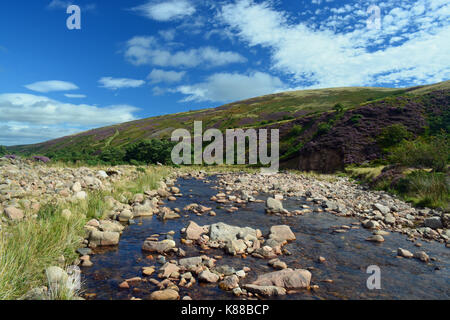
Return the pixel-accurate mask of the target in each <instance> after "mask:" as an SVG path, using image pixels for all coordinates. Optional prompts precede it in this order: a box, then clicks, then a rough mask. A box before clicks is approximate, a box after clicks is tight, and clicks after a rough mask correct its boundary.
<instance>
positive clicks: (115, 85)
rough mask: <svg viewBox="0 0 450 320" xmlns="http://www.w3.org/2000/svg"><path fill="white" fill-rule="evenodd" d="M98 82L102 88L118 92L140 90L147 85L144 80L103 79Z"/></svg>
mask: <svg viewBox="0 0 450 320" xmlns="http://www.w3.org/2000/svg"><path fill="white" fill-rule="evenodd" d="M98 82H99V83H100V84H101V87H102V88H106V89H110V90H117V89H122V88H138V87H140V86H142V85H144V84H145V81H144V80H136V79H127V78H112V77H103V78H101V79H100V80H98Z"/></svg>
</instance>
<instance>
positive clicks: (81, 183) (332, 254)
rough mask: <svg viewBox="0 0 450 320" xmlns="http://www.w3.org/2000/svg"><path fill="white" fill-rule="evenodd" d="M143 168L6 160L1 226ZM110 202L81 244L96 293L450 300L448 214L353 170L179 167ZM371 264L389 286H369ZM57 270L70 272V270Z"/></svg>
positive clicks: (38, 292)
mask: <svg viewBox="0 0 450 320" xmlns="http://www.w3.org/2000/svg"><path fill="white" fill-rule="evenodd" d="M137 174H138V173H137V172H136V168H134V167H115V168H109V169H104V170H98V169H95V170H94V169H91V168H52V167H48V166H46V165H41V164H35V163H31V162H27V161H21V160H14V159H1V161H0V177H1V181H0V196H1V198H0V200H1V208H0V209H1V211H2V212H3V216H2V223H3V224H5V225H7V224H10V223H20V221H22V220H23V219H33V218H35V217H34V215H35V214H36V212H37V211H38V210H39V207H40V205H41V204H43V203H45V202H46V201H49V200H54V199H58V200H59V201H63V203H64V202H67V203H71V202H76V201H82V200H83V199H85V198H86V197H88V196H89V192H91V191H93V190H106V191H108V190H109V191H111V190H112V189H114V185H115V184H116V183H117V182H119V181H124V180H127V179H128V180H129V181H130V183H131V181H133V179H134V178H135V177H136V175H137ZM104 202H105V203H106V208H107V209H105V211H104V212H103V218H102V219H92V220H90V221H88V222H87V223H86V226H85V238H84V240H82V241H81V242H80V248H79V249H78V253H79V259H78V261H76V264H78V265H79V266H80V267H81V270H82V280H83V291H82V294H81V295H82V297H84V298H86V299H152V300H174V299H187V300H188V299H267V298H270V299H336V298H337V299H397V298H400V299H410V298H418V299H430V298H431V299H448V298H449V282H450V272H449V264H450V255H449V250H448V248H449V246H450V245H449V243H450V242H449V237H450V232H449V231H450V230H449V229H448V228H449V213H446V212H439V211H435V210H430V209H426V208H425V209H415V208H412V207H411V206H410V205H409V204H407V203H404V202H402V201H401V200H399V199H396V198H395V197H392V196H390V195H388V194H386V193H384V192H374V191H370V190H368V189H367V188H365V187H363V186H360V185H357V184H355V183H353V182H351V181H349V180H347V179H346V178H340V177H332V178H327V179H318V178H317V177H316V176H311V175H300V174H295V173H279V174H276V175H262V174H249V173H244V172H242V173H226V174H216V175H211V176H210V175H207V174H206V173H205V172H190V173H186V172H185V171H183V170H179V171H173V174H172V176H171V177H168V178H166V179H165V180H164V181H161V182H160V183H159V188H158V189H157V190H144V191H143V192H142V193H137V194H131V195H130V194H127V195H124V194H119V195H116V196H114V197H113V196H106V197H105V198H104ZM61 214H63V215H70V214H71V212H70V211H69V210H64V211H63V212H62V213H61ZM373 265H375V266H378V267H379V268H380V270H381V277H382V281H381V284H382V288H381V290H369V289H368V288H367V286H366V281H367V278H368V277H369V276H370V275H369V274H367V273H366V271H367V267H368V266H373ZM49 270H50V271H51V272H50V271H49ZM49 272H50V273H51V274H56V275H57V276H55V277H56V278H58V279H61V278H64V279H65V276H64V270H62V269H61V268H58V267H56V266H55V267H52V268H49V269H47V274H48V273H49ZM61 275H62V276H61ZM411 283H414V285H413V286H411ZM51 285H52V284H51V283H50V284H49V286H50V287H51ZM46 290H47V289H46V288H37V289H35V290H33V291H32V292H31V293H30V295H29V296H28V298H42V297H43V296H45V292H46Z"/></svg>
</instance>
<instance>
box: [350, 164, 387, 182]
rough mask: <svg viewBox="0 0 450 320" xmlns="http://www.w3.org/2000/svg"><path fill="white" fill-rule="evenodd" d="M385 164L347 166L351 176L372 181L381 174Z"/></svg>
mask: <svg viewBox="0 0 450 320" xmlns="http://www.w3.org/2000/svg"><path fill="white" fill-rule="evenodd" d="M384 168H385V166H377V167H362V168H358V167H348V168H346V171H347V173H349V175H350V177H352V178H354V179H361V180H365V181H370V180H373V179H375V178H376V177H378V176H379V175H380V174H381V171H383V169H384Z"/></svg>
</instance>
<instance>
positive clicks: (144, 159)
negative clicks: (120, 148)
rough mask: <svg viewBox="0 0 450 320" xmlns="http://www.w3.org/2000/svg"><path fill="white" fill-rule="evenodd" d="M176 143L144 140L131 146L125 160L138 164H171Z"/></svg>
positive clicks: (126, 152)
mask: <svg viewBox="0 0 450 320" xmlns="http://www.w3.org/2000/svg"><path fill="white" fill-rule="evenodd" d="M174 145H175V144H174V143H173V142H171V141H168V140H158V139H152V140H144V141H141V142H138V143H135V144H132V145H130V146H129V147H128V148H127V149H126V151H125V158H124V159H125V160H126V161H129V162H131V161H132V160H134V161H136V162H137V163H149V164H156V163H158V162H160V163H162V164H170V163H171V162H172V161H171V153H172V149H173V147H174ZM136 162H135V163H136Z"/></svg>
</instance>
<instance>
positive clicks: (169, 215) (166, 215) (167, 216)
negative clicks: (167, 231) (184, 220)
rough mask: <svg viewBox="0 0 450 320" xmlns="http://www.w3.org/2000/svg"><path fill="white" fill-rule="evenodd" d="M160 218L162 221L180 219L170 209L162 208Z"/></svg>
mask: <svg viewBox="0 0 450 320" xmlns="http://www.w3.org/2000/svg"><path fill="white" fill-rule="evenodd" d="M160 216H161V218H162V219H163V220H173V219H178V218H181V216H180V215H179V214H178V213H176V212H175V211H173V210H171V209H170V208H167V207H163V208H162V209H161V215H160Z"/></svg>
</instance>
